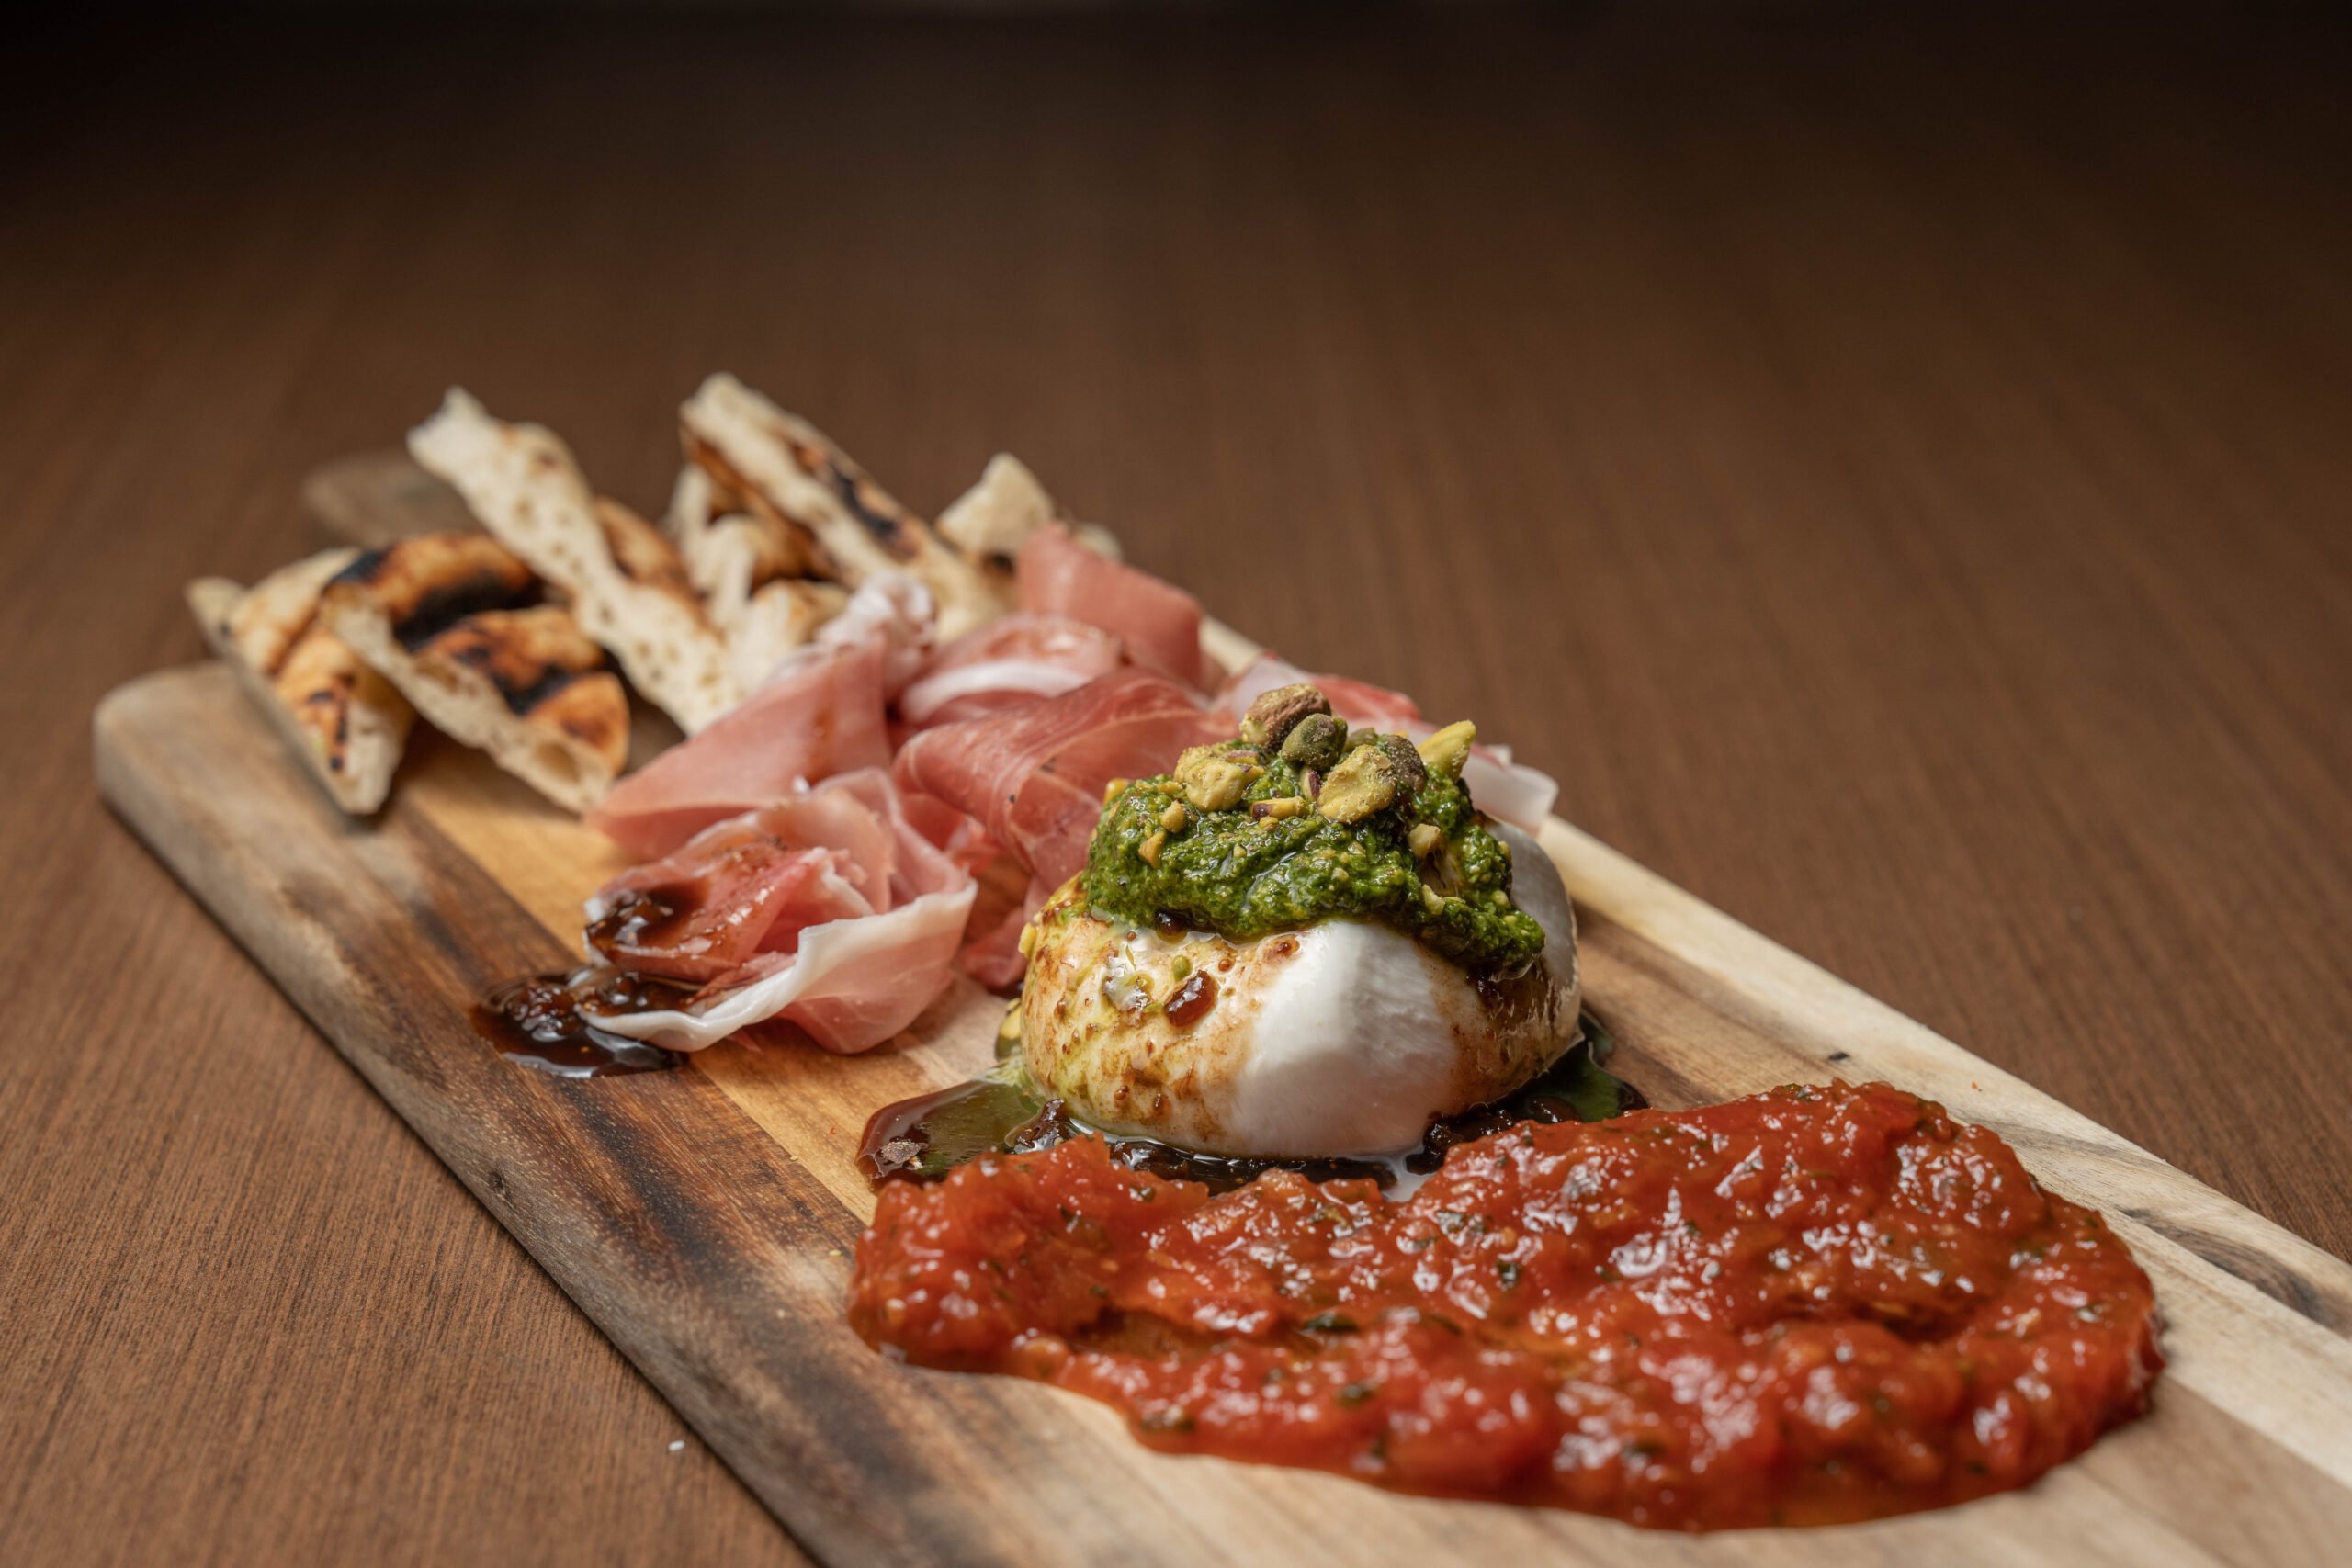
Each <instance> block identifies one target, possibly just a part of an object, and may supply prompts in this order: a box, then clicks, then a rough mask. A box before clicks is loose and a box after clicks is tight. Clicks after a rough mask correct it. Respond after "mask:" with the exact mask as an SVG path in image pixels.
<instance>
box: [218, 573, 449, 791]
mask: <svg viewBox="0 0 2352 1568" xmlns="http://www.w3.org/2000/svg"><path fill="white" fill-rule="evenodd" d="M356 553H357V552H356V551H353V550H348V549H339V550H324V551H322V552H321V553H319V554H318V555H315V556H311V557H310V558H307V559H303V560H299V561H296V562H294V563H293V564H291V565H290V566H286V567H282V568H280V569H279V570H277V571H274V572H272V573H271V574H270V575H269V576H267V577H266V578H264V579H262V581H259V582H257V583H255V584H254V586H253V587H251V588H245V587H242V586H240V585H239V584H237V583H235V582H232V581H229V580H228V579H226V578H220V577H206V578H199V579H198V580H197V581H194V582H191V583H189V584H188V585H187V604H188V608H189V610H190V611H191V612H193V613H194V615H195V616H196V620H197V625H198V626H199V627H201V628H202V630H203V632H204V638H205V641H206V642H207V643H208V644H209V646H210V647H211V649H212V651H213V652H214V653H215V654H217V655H218V656H219V657H220V660H222V661H223V662H224V663H226V664H228V665H229V667H230V668H231V669H232V670H234V671H236V672H237V677H238V680H239V682H240V683H241V684H242V685H243V687H244V688H245V692H246V694H247V695H249V696H250V697H252V698H253V700H254V703H255V705H258V706H259V707H260V708H261V710H262V711H263V713H265V714H266V715H267V716H268V717H269V719H270V722H271V723H272V724H273V725H275V726H276V727H277V730H278V732H279V733H280V734H281V735H283V736H284V737H285V738H286V739H287V742H288V744H289V745H291V746H292V747H293V748H294V750H295V751H296V753H297V754H298V755H299V756H300V758H301V759H302V762H303V765H304V766H305V767H306V768H308V769H309V771H310V773H311V776H312V777H313V778H315V779H317V780H318V782H319V784H320V786H321V787H322V788H323V789H324V790H325V791H326V792H327V795H328V797H329V798H330V799H332V800H333V801H334V803H335V805H336V806H337V807H340V808H341V809H342V810H344V811H345V812H346V813H348V814H350V815H352V816H355V817H365V816H368V815H369V814H371V813H373V812H374V811H376V810H377V809H378V808H379V807H381V806H382V805H383V804H384V797H385V795H386V794H387V793H389V792H390V789H391V784H392V772H393V770H394V769H395V768H397V767H398V766H399V765H400V760H401V750H402V749H403V748H404V747H405V746H406V745H407V744H408V733H409V729H410V727H411V726H412V725H413V724H414V722H415V719H416V715H415V712H414V710H413V709H412V708H411V707H410V706H409V705H408V703H407V702H406V701H404V700H403V699H402V698H401V694H399V693H398V692H397V691H395V690H393V688H392V686H391V685H390V682H387V681H386V680H385V679H384V678H383V677H382V676H381V675H379V674H378V673H377V672H376V671H374V670H372V669H370V668H369V667H368V665H367V663H366V662H364V661H363V660H361V659H360V658H359V656H358V655H357V654H356V653H355V652H354V651H353V650H352V649H350V647H349V646H347V645H346V644H345V643H344V642H343V641H342V640H341V639H340V638H338V637H335V636H334V633H333V632H331V631H329V630H328V629H327V627H326V626H324V625H323V624H322V621H321V620H320V616H319V599H320V594H321V592H322V590H323V589H324V588H325V586H326V584H327V582H328V581H329V580H330V579H332V578H333V577H334V575H335V573H336V572H338V571H340V570H343V569H344V567H345V566H346V565H348V564H349V563H350V561H351V559H352V558H353V557H354V556H355V555H356Z"/></svg>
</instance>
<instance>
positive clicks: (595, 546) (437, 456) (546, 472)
mask: <svg viewBox="0 0 2352 1568" xmlns="http://www.w3.org/2000/svg"><path fill="white" fill-rule="evenodd" d="M408 446H409V451H410V453H411V454H412V455H413V457H415V458H416V460H417V461H418V462H419V463H422V464H423V465H424V467H425V468H429V469H431V470H432V471H433V472H434V473H435V474H438V475H440V476H441V478H443V479H447V480H448V481H449V483H450V484H452V485H454V486H456V487H457V490H458V493H459V494H461V495H463V496H464V497H465V498H466V503H467V504H468V505H469V507H471V508H472V509H473V513H474V515H475V516H476V517H478V518H480V519H481V525H482V526H483V527H485V528H487V529H489V530H490V533H491V536H492V537H493V538H495V539H497V540H498V542H499V543H500V544H503V545H504V546H505V547H507V548H508V549H510V550H512V551H514V552H515V555H516V556H518V557H520V558H522V560H523V561H524V563H525V564H526V565H527V566H528V567H529V568H530V569H531V570H533V571H536V572H537V573H538V574H539V576H541V577H542V578H545V579H546V580H547V581H548V582H551V583H553V584H554V585H555V586H557V587H558V588H560V589H562V590H563V592H564V593H565V594H566V596H567V597H568V598H569V599H570V601H571V610H572V614H573V615H574V616H575V617H577V619H578V621H579V623H580V626H582V629H584V630H585V631H586V632H587V633H588V635H589V636H590V637H594V638H595V639H596V640H597V641H598V642H600V643H602V644H604V646H605V647H606V648H607V649H611V650H612V652H613V655H614V657H615V658H616V659H618V660H620V666H621V670H622V671H623V672H624V673H625V674H627V675H628V678H629V682H630V683H631V684H632V685H634V686H635V687H636V688H637V689H638V690H639V692H642V693H643V694H645V696H646V697H647V699H648V700H649V701H650V702H652V703H653V704H654V705H655V706H657V707H659V708H661V709H662V711H663V712H665V713H667V714H668V715H669V716H671V717H672V718H674V719H676V720H677V721H678V724H679V727H680V728H684V730H685V731H686V732H687V733H688V734H692V733H693V732H694V731H695V730H697V729H700V728H703V727H704V726H705V725H707V724H708V723H709V722H710V721H711V720H712V719H715V718H717V717H718V716H719V715H720V714H722V713H725V712H726V711H727V710H728V709H729V708H730V707H733V706H734V705H735V703H736V700H737V699H738V698H739V697H741V694H742V693H741V690H740V689H739V688H738V686H737V684H736V681H735V677H734V673H733V670H732V667H731V665H730V664H729V650H728V647H727V639H726V638H725V637H723V636H722V635H721V634H720V632H719V629H718V627H717V626H714V625H712V623H711V621H710V618H709V617H708V616H707V615H705V614H704V612H703V608H702V605H701V603H700V602H699V601H698V600H697V599H696V597H695V592H694V588H693V585H692V584H691V582H690V581H688V579H687V575H686V569H685V563H684V560H683V559H682V558H680V556H679V551H678V547H677V546H676V545H674V544H673V543H672V542H671V541H670V540H669V539H667V538H665V537H663V536H662V533H661V532H660V531H659V530H658V529H656V528H655V527H654V526H653V525H651V524H650V523H648V522H646V521H645V520H644V519H643V518H641V517H639V516H638V515H637V513H634V512H631V511H630V510H629V509H628V507H626V506H623V505H621V504H620V503H619V502H616V501H610V500H605V499H601V498H599V497H598V496H597V495H596V494H595V493H594V491H591V490H590V489H589V488H588V481H587V479H585V478H584V477H583V476H582V473H581V471H580V466H579V464H577V463H576V462H574V461H573V460H572V457H571V450H570V449H569V448H567V447H566V446H564V444H563V443H562V442H561V441H560V440H559V439H557V437H556V436H555V434H553V433H552V432H550V431H548V430H546V429H543V428H542V427H540V426H538V425H536V424H508V423H503V422H502V421H499V420H495V419H492V418H491V417H490V415H489V414H488V413H487V412H484V411H483V409H482V406H481V404H480V403H479V402H477V401H475V400H473V399H472V398H470V397H469V396H468V395H467V394H466V393H464V392H463V391H459V390H455V389H453V390H451V391H450V393H449V395H448V397H447V400H445V401H444V402H443V403H442V405H441V412H438V413H436V414H435V415H434V416H433V417H432V418H431V419H429V420H427V421H425V422H424V423H423V424H421V425H419V426H417V428H416V429H414V430H413V431H411V432H410V433H409V439H408Z"/></svg>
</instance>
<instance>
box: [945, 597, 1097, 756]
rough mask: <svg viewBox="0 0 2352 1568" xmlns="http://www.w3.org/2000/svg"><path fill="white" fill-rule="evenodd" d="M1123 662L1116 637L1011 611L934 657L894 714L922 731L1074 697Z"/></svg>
mask: <svg viewBox="0 0 2352 1568" xmlns="http://www.w3.org/2000/svg"><path fill="white" fill-rule="evenodd" d="M1126 661H1127V656H1126V650H1125V648H1124V647H1123V646H1122V644H1121V643H1120V641H1119V639H1118V638H1117V637H1114V636H1113V635H1112V634H1111V633H1109V632H1107V631H1104V630H1103V629H1102V628H1101V627H1100V626H1089V625H1088V624H1087V623H1086V622H1084V621H1080V620H1074V619H1072V618H1071V617H1069V616H1068V615H1048V614H1046V613H1044V612H1042V611H1035V610H1016V611H1014V612H1013V613H1012V614H1011V615H1004V616H1001V617H1000V618H999V619H997V620H995V621H993V622H991V623H989V625H987V626H982V627H980V628H978V630H977V631H970V632H967V633H965V634H964V635H963V636H962V637H957V638H956V640H955V641H954V642H951V643H949V644H947V645H946V646H945V647H944V648H942V649H939V650H938V651H937V652H935V653H933V655H932V656H931V657H930V658H929V659H928V660H925V661H924V663H923V666H922V670H920V671H917V672H916V675H915V678H914V679H913V680H912V681H911V682H908V684H907V688H906V690H904V691H902V692H900V693H899V718H900V719H902V720H903V721H904V722H905V723H906V724H907V725H908V726H909V727H910V728H914V729H927V728H931V727H932V726H933V725H935V724H953V723H956V721H958V720H961V719H967V718H978V717H981V716H984V715H987V714H991V713H997V712H1000V711H1001V710H1003V709H1005V708H1012V707H1024V706H1026V705H1029V704H1031V703H1034V702H1039V701H1042V700H1043V699H1045V698H1046V697H1058V696H1060V695H1061V694H1063V693H1065V692H1074V691H1076V690H1077V689H1078V688H1079V687H1080V686H1083V685H1084V684H1086V682H1089V681H1091V680H1093V679H1094V678H1095V677H1096V676H1098V675H1107V674H1109V673H1110V672H1111V671H1114V670H1116V669H1117V668H1118V667H1119V666H1120V665H1122V664H1125V662H1126Z"/></svg>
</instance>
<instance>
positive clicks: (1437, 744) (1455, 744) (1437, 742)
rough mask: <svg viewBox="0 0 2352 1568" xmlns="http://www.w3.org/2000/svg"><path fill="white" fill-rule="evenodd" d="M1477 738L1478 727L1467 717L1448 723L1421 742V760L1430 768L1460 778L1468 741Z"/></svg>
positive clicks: (1467, 753) (1467, 751)
mask: <svg viewBox="0 0 2352 1568" xmlns="http://www.w3.org/2000/svg"><path fill="white" fill-rule="evenodd" d="M1476 739H1478V727H1477V726H1476V725H1475V724H1473V723H1471V722H1470V721H1469V720H1468V719H1466V718H1465V719H1463V720H1461V721H1459V722H1458V723H1454V724H1449V725H1447V726H1446V727H1445V728H1443V729H1441V730H1439V731H1438V732H1437V733H1436V734H1434V735H1432V736H1430V738H1429V739H1426V740H1424V741H1422V742H1421V744H1420V757H1421V761H1424V762H1426V763H1428V764H1429V766H1430V768H1431V769H1432V770H1442V771H1444V772H1446V773H1452V774H1453V776H1454V777H1455V778H1460V777H1461V776H1462V763H1463V761H1464V759H1465V758H1467V757H1468V756H1469V755H1470V742H1472V741H1473V740H1476Z"/></svg>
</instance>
